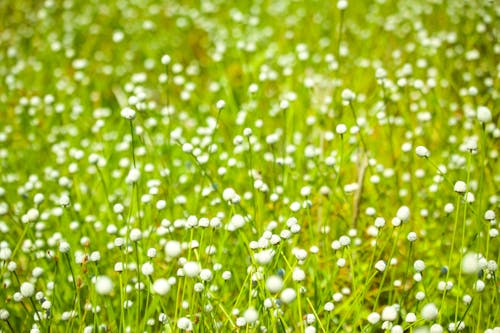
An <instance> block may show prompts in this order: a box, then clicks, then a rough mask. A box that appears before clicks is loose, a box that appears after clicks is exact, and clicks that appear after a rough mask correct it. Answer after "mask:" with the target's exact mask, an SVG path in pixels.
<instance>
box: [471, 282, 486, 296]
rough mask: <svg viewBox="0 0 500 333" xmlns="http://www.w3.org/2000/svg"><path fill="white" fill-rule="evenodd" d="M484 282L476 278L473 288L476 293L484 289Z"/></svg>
mask: <svg viewBox="0 0 500 333" xmlns="http://www.w3.org/2000/svg"><path fill="white" fill-rule="evenodd" d="M485 286H486V285H485V283H484V281H483V280H477V281H476V282H475V283H474V290H475V291H477V292H478V293H480V292H482V291H483V290H484V287H485Z"/></svg>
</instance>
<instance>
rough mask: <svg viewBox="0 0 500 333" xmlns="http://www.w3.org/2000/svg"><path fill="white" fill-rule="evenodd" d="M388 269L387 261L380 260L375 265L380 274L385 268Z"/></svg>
mask: <svg viewBox="0 0 500 333" xmlns="http://www.w3.org/2000/svg"><path fill="white" fill-rule="evenodd" d="M386 267H387V265H386V263H385V261H383V260H379V261H377V262H376V263H375V269H376V270H377V271H379V272H383V271H385V268H386Z"/></svg>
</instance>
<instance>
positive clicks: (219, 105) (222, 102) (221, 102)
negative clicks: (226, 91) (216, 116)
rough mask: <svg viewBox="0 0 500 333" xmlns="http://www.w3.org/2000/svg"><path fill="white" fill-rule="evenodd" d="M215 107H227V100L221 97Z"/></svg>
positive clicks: (220, 108)
mask: <svg viewBox="0 0 500 333" xmlns="http://www.w3.org/2000/svg"><path fill="white" fill-rule="evenodd" d="M215 107H216V108H217V109H219V110H222V109H224V108H225V107H226V102H225V101H224V100H223V99H219V100H218V101H217V103H215Z"/></svg>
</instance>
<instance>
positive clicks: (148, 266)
mask: <svg viewBox="0 0 500 333" xmlns="http://www.w3.org/2000/svg"><path fill="white" fill-rule="evenodd" d="M154 271H155V268H154V267H153V264H152V263H150V262H146V263H144V264H143V265H142V267H141V272H142V274H144V275H146V276H149V275H151V274H153V272H154Z"/></svg>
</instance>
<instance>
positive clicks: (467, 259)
mask: <svg viewBox="0 0 500 333" xmlns="http://www.w3.org/2000/svg"><path fill="white" fill-rule="evenodd" d="M479 269H480V267H479V258H478V256H477V254H476V253H474V252H468V253H466V254H465V255H464V257H463V258H462V272H463V273H464V274H477V273H478V272H479Z"/></svg>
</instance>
